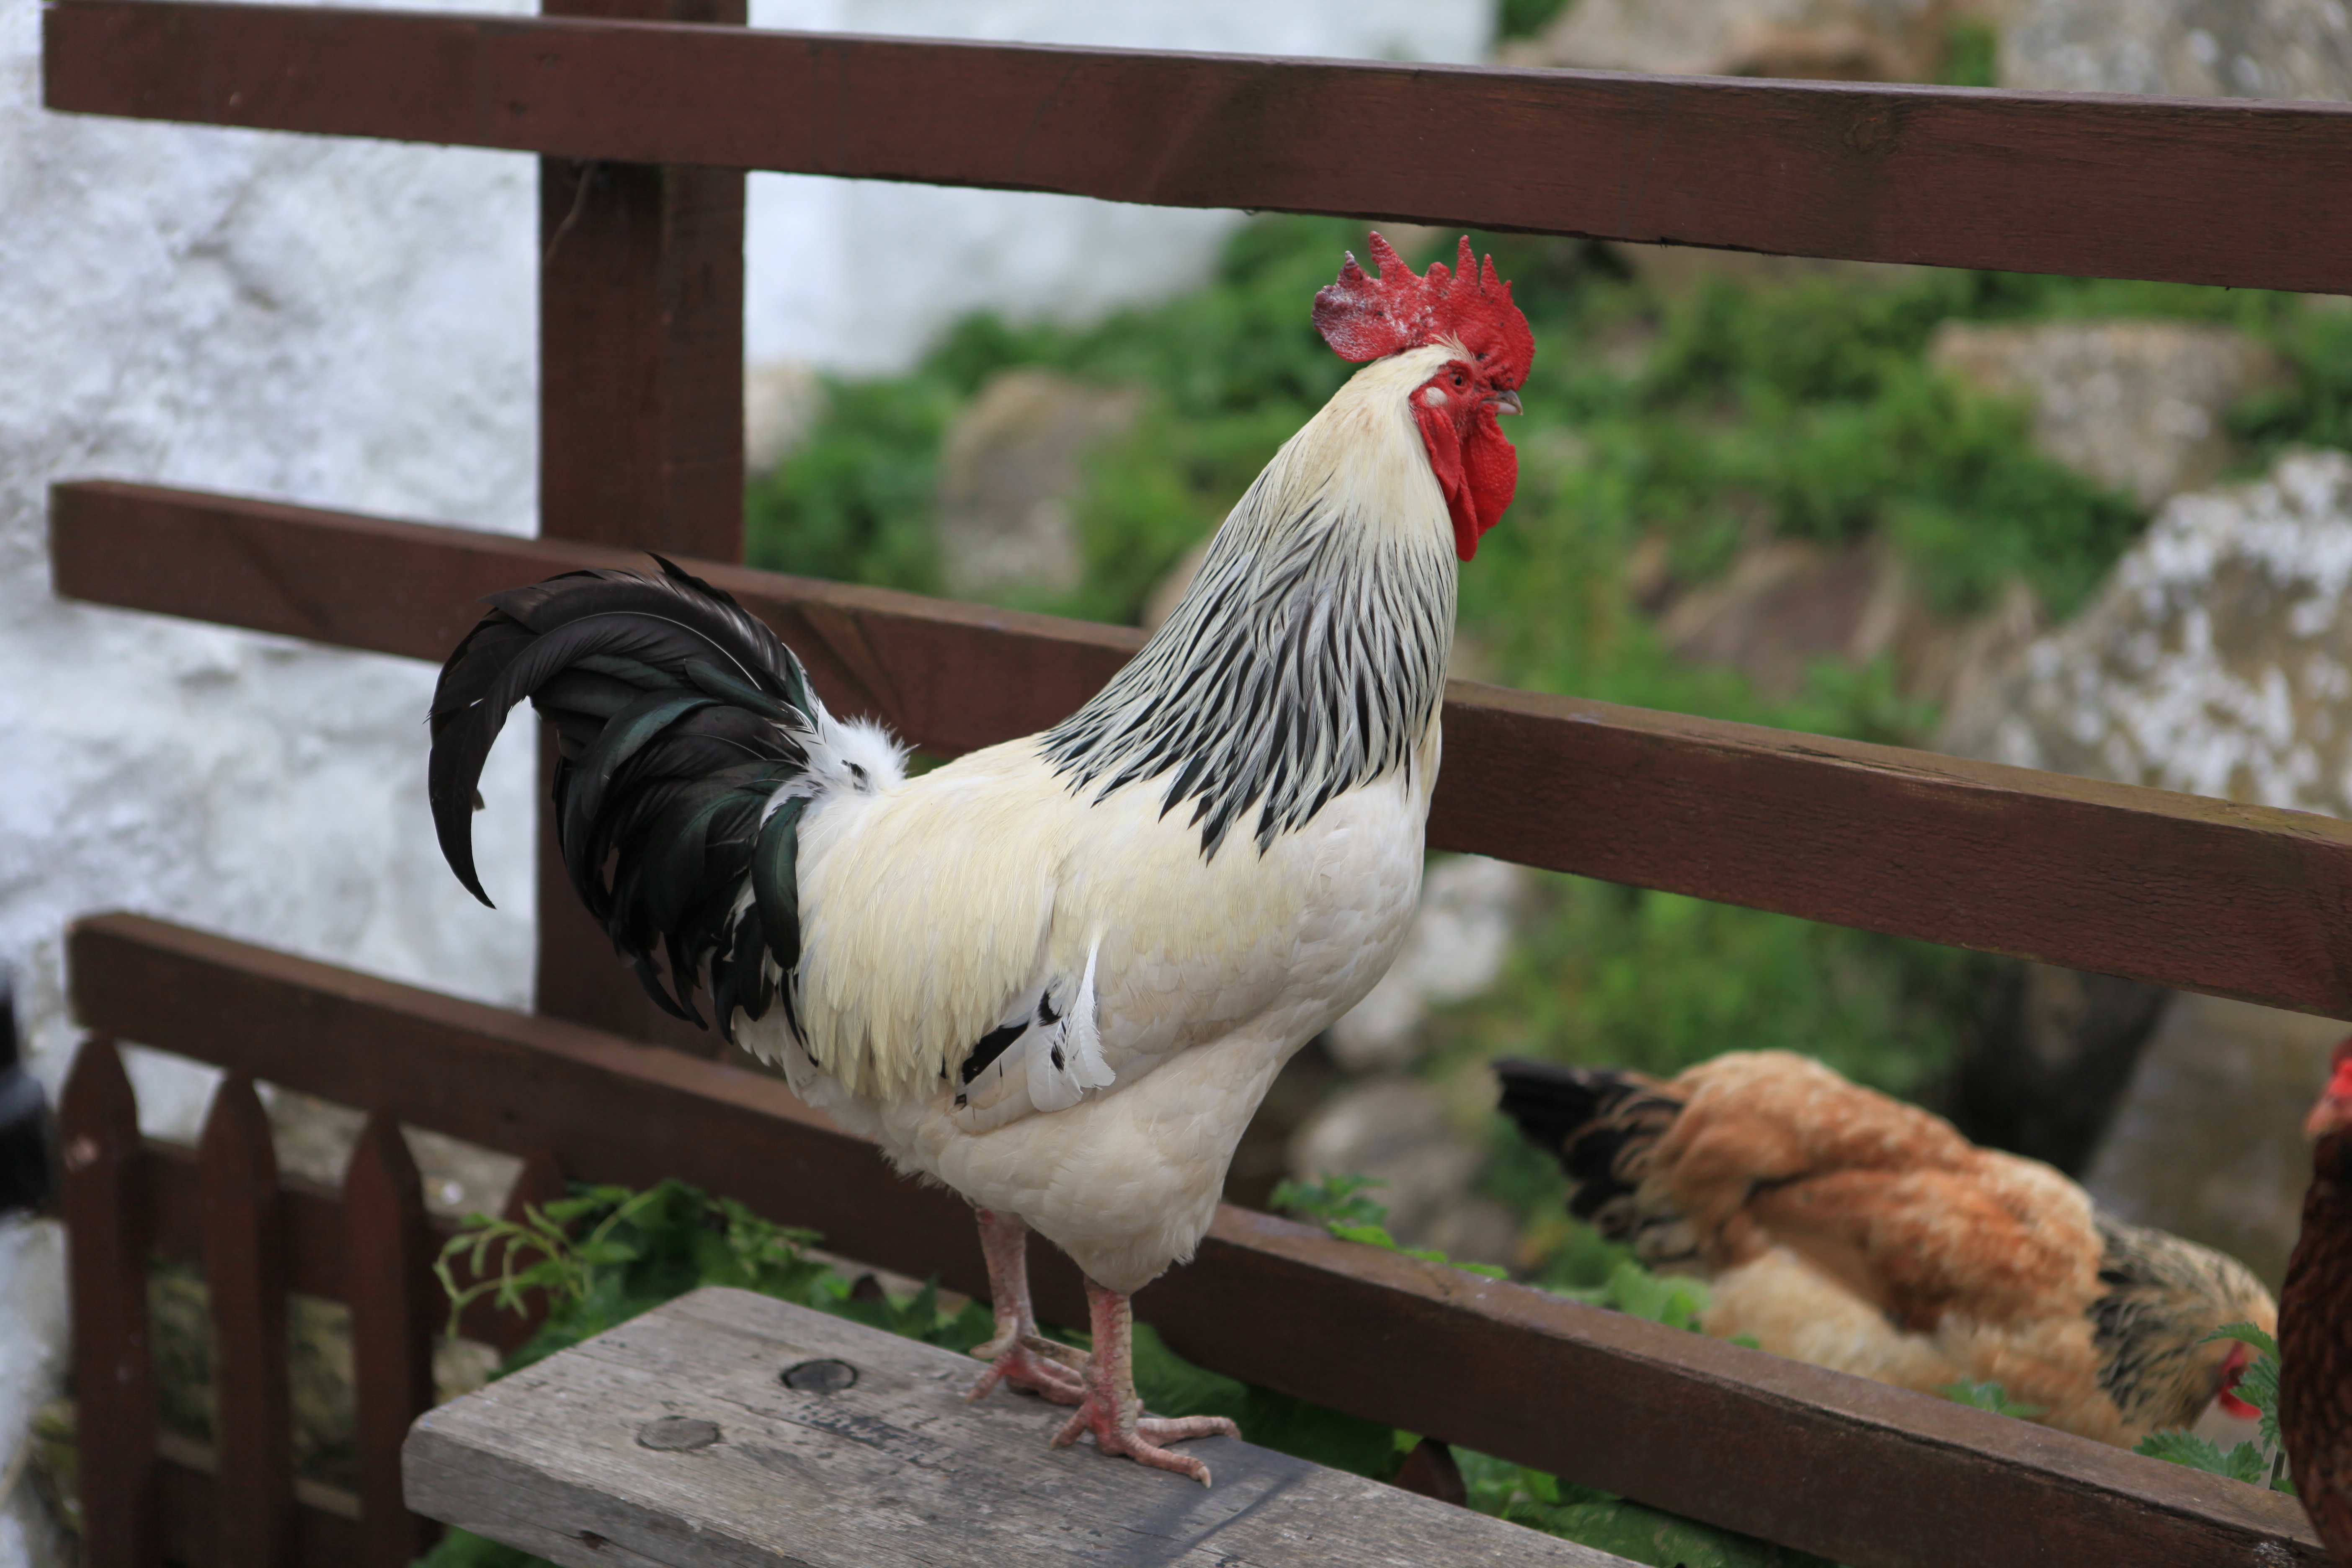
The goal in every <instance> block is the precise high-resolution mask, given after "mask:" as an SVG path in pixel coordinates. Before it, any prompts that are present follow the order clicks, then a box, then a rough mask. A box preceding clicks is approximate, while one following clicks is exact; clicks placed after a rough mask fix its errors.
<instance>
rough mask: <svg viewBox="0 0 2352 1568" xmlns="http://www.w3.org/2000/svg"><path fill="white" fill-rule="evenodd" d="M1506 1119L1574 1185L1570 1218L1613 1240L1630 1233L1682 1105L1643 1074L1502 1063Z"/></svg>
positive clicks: (1498, 1073) (1499, 1071) (1498, 1070)
mask: <svg viewBox="0 0 2352 1568" xmlns="http://www.w3.org/2000/svg"><path fill="white" fill-rule="evenodd" d="M1495 1075H1496V1077H1497V1078H1499V1079H1502V1083H1503V1098H1502V1102H1501V1106H1500V1109H1501V1110H1502V1112H1503V1114H1504V1115H1506V1116H1507V1117H1509V1118H1510V1119H1511V1120H1512V1121H1516V1122H1517V1123H1518V1128H1519V1131H1520V1132H1522V1133H1523V1134H1525V1135H1526V1137H1527V1139H1528V1142H1531V1143H1533V1144H1534V1145H1536V1147H1538V1149H1541V1150H1544V1151H1545V1152H1548V1153H1549V1154H1551V1155H1552V1156H1553V1157H1554V1158H1556V1159H1557V1160H1559V1164H1560V1169H1561V1170H1563V1171H1565V1172H1566V1173H1568V1179H1569V1182H1570V1186H1571V1189H1572V1190H1571V1191H1570V1194H1569V1200H1568V1208H1569V1212H1570V1214H1572V1215H1576V1217H1577V1218H1579V1219H1584V1220H1592V1221H1593V1222H1594V1223H1595V1224H1596V1225H1597V1226H1599V1227H1600V1229H1601V1234H1602V1235H1604V1236H1607V1237H1609V1238H1610V1239H1611V1240H1612V1241H1622V1240H1624V1239H1626V1237H1627V1236H1629V1235H1630V1234H1631V1229H1632V1222H1633V1214H1632V1210H1631V1205H1628V1204H1625V1203H1622V1202H1620V1201H1619V1200H1621V1199H1625V1198H1629V1197H1631V1196H1632V1194H1633V1189H1634V1188H1635V1187H1636V1186H1638V1185H1639V1184H1641V1181H1642V1177H1643V1174H1645V1173H1646V1172H1647V1171H1648V1168H1649V1163H1650V1152H1651V1150H1652V1148H1653V1147H1654V1145H1655V1144H1656V1143H1657V1141H1658V1139H1659V1138H1660V1137H1661V1136H1662V1135H1663V1134H1664V1132H1665V1131H1666V1129H1667V1128H1668V1127H1670V1126H1672V1125H1673V1124H1674V1120H1675V1116H1676V1115H1677V1114H1679V1113H1680V1112H1681V1110H1682V1108H1683V1102H1682V1101H1681V1100H1676V1099H1675V1098H1674V1097H1673V1096H1671V1095H1669V1094H1667V1093H1666V1092H1665V1091H1664V1089H1663V1088H1662V1087H1661V1086H1660V1085H1659V1084H1658V1083H1657V1082H1656V1080H1654V1079H1648V1078H1644V1077H1643V1075H1641V1074H1640V1073H1633V1072H1620V1071H1613V1070H1611V1069H1609V1068H1579V1067H1562V1066H1559V1065H1557V1064H1555V1063H1551V1062H1530V1061H1499V1062H1496V1064H1495Z"/></svg>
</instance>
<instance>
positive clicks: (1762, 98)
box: [43, 0, 2352, 292]
mask: <svg viewBox="0 0 2352 1568" xmlns="http://www.w3.org/2000/svg"><path fill="white" fill-rule="evenodd" d="M43 26H44V47H43V70H44V101H45V102H46V103H47V106H48V107H49V108H51V109H55V110H79V111H81V112H86V113H102V114H116V115H128V116H132V117H137V118H143V119H162V120H180V121H194V122H198V123H203V124H215V125H242V126H251V127H256V128H260V129H268V130H279V131H302V132H324V133H327V134H332V135H348V136H376V137H390V138H395V139H399V140H405V141H422V142H446V143H454V144H460V145H467V146H479V147H504V148H511V149H516V150H520V151H527V152H535V153H552V154H556V155H558V156H562V157H569V158H583V159H610V160H615V161H618V162H622V163H701V164H708V165H710V166H712V167H717V168H730V169H745V168H754V169H778V170H784V171H787V172H796V173H802V174H835V175H845V176H862V177H866V178H875V179H889V180H918V181H926V182H929V183H931V184H949V185H982V186H992V187H996V188H1000V189H1006V190H1034V191H1059V192H1066V193H1068V194H1071V195H1086V196H1096V197H1100V198H1102V199H1105V200H1109V201H1123V202H1140V203H1149V204H1152V205H1163V206H1218V207H1244V208H1249V209H1252V210H1265V211H1285V212H1318V213H1343V214H1349V215H1355V216H1365V217H1376V218H1402V219H1406V220H1409V221H1412V222H1419V223H1432V224H1443V225H1446V226H1475V227H1486V228H1518V229H1528V230H1535V231H1539V232H1544V233H1552V234H1582V235H1594V236H1600V237H1607V238H1612V239H1624V240H1634V241H1640V242H1643V243H1664V244H1676V245H1704V246H1718V247H1731V248H1738V249H1748V250H1764V251H1775V252H1781V253H1785V254H1789V255H1796V256H1827V257H1844V258H1853V259H1859V260H1870V261H1903V262H1927V263H1931V264H1934V265H1938V266H1948V267H1996V268H2011V269H2014V270H2018V271H2025V272H2069V273H2076V274H2082V275H2086V276H2094V277H2116V278H2163V279H2179V280H2180V281H2184V282H2193V283H2223V284H2231V285H2234V286H2238V287H2252V288H2271V289H2320V290H2331V291H2337V292H2341V291H2344V290H2346V289H2352V208H2347V205H2345V204H2343V203H2340V202H2331V201H2325V200H2315V199H2314V196H2313V193H2315V192H2324V191H2328V190H2342V189H2345V188H2347V185H2352V110H2348V109H2347V107H2346V106H2344V105H2340V104H2318V103H2271V102H2259V101H2253V100H2242V99H2231V100H2212V101H2199V100H2168V99H2146V98H2125V97H2116V96H2106V95H2095V94H2088V93H2080V94H2077V93H2014V92H1990V91H1984V90H1978V89H1965V88H1918V87H1890V86H1885V85H1880V84H1864V83H1848V82H1784V81H1755V80H1742V79H1724V78H1687V77H1685V78H1675V77H1640V76H1626V75H1619V74H1614V73H1610V72H1601V71H1553V70H1512V69H1496V68H1476V67H1448V66H1423V65H1385V64H1379V63H1372V62H1339V61H1331V60H1297V59H1265V58H1249V57H1243V56H1215V55H1178V54H1154V53H1145V52H1140V51H1131V50H1116V49H1085V48H1056V47H1034V46H1020V45H1003V44H973V43H949V42H938V41H931V40H914V39H895V38H871V37H846V36H841V35H826V34H792V33H777V32H765V31H754V32H750V33H748V34H747V33H743V32H740V31H737V30H734V29H727V28H717V27H695V26H675V25H663V24H656V23H646V22H619V21H603V22H592V21H579V20H562V19H555V18H545V19H537V20H532V19H522V18H509V17H498V18H488V17H469V16H433V15H422V14H414V13H411V14H403V13H399V12H392V11H356V10H352V11H322V10H312V9H308V8H304V9H292V8H282V7H276V6H262V5H225V4H168V5H166V4H153V3H146V0H77V3H76V4H74V5H56V6H51V7H49V8H48V9H47V10H46V11H45V12H44V13H43ZM877 106H887V107H886V108H884V109H883V110H881V111H879V112H877Z"/></svg>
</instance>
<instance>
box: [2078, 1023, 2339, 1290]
mask: <svg viewBox="0 0 2352 1568" xmlns="http://www.w3.org/2000/svg"><path fill="white" fill-rule="evenodd" d="M2345 1028H2346V1026H2345V1025H2344V1024H2342V1023H2341V1022H2339V1021H2337V1020H2336V1019H2333V1018H2315V1017H2311V1016H2307V1015H2305V1014H2302V1013H2282V1012H2279V1011H2277V1010H2276V1009H2273V1008H2270V1007H2258V1006H2255V1005H2253V1004H2252V1003H2250V1002H2225V1001H2222V1000H2221V999H2220V998H2219V997H2214V996H2189V995H2184V996H2180V997H2178V998H2176V999H2175V1000H2174V1003H2173V1005H2172V1006H2171V1008H2170V1009H2169V1010H2168V1012H2167V1013H2166V1015H2165V1018H2164V1022H2163V1023H2162V1024H2161V1025H2160V1026H2158V1029H2157V1032H2156V1035H2155V1037H2153V1038H2151V1039H2150V1040H2149V1041H2148V1043H2147V1049H2146V1050H2145V1051H2144V1052H2142V1053H2141V1055H2140V1059H2139V1066H2138V1068H2137V1071H2135V1072H2134V1073H2133V1075H2132V1079H2131V1084H2130V1087H2129V1088H2128V1089H2126V1090H2125V1092H2124V1097H2123V1100H2122V1102H2121V1103H2120V1104H2119V1105H2118V1106H2117V1107H2116V1115H2115V1123H2114V1126H2113V1128H2112V1129H2111V1130H2110V1131H2109V1133H2108V1135H2107V1138H2106V1140H2105V1142H2104V1143H2102V1144H2101V1145H2100V1148H2099V1152H2098V1154H2097V1156H2096V1157H2095V1159H2094V1160H2093V1162H2092V1163H2091V1169H2090V1173H2089V1175H2088V1177H2087V1178H2086V1179H2085V1181H2084V1185H2086V1186H2088V1187H2089V1188H2090V1189H2091V1195H2092V1196H2093V1197H2094V1198H2095V1199H2097V1200H2098V1201H2099V1202H2100V1203H2101V1204H2103V1205H2105V1206H2106V1207H2108V1208H2110V1209H2113V1210H2114V1211H2115V1212H2116V1214H2118V1215H2121V1216H2122V1217H2123V1218H2125V1219H2127V1220H2130V1221H2132V1222H2133V1223H2135V1224H2138V1225H2153V1226H2161V1227H2163V1228H2164V1229H2166V1230H2169V1231H2174V1232H2177V1233H2178V1234H2179V1235H2181V1236H2185V1237H2189V1239H2190V1240H2191V1241H2201V1242H2203V1243H2204V1244H2205V1245H2207V1246H2208V1247H2219V1248H2220V1249H2221V1250H2222V1251H2224V1252H2227V1253H2229V1254H2230V1255H2231V1256H2232V1257H2234V1258H2240V1259H2242V1260H2243V1261H2244V1263H2245V1265H2246V1267H2248V1268H2252V1270H2253V1271H2254V1272H2255V1273H2256V1274H2258V1275H2260V1276H2261V1277H2262V1278H2263V1279H2264V1280H2265V1281H2266V1282H2268V1283H2269V1285H2270V1287H2271V1289H2273V1290H2275V1289H2278V1286H2279V1282H2280V1280H2281V1279H2284V1277H2285V1274H2286V1259H2287V1254H2288V1253H2290V1252H2292V1251H2293V1250H2294V1238H2295V1233H2296V1231H2297V1230H2298V1229H2299V1228H2300V1226H2301V1223H2302V1215H2303V1193H2304V1188H2305V1186H2306V1185H2308V1184H2309V1183H2310V1180H2311V1147H2310V1145H2309V1144H2307V1143H2305V1142H2304V1141H2303V1138H2302V1135H2301V1129H2302V1126H2303V1119H2304V1116H2305V1113H2306V1112H2308V1111H2309V1110H2311V1103H2312V1101H2313V1100H2316V1099H2317V1098H2318V1097H2319V1090H2320V1089H2321V1087H2322V1086H2323V1085H2325V1084H2326V1081H2327V1058H2328V1054H2329V1052H2331V1051H2333V1050H2334V1049H2335V1047H2336V1041H2338V1040H2340V1039H2342V1038H2343V1037H2344V1034H2345Z"/></svg>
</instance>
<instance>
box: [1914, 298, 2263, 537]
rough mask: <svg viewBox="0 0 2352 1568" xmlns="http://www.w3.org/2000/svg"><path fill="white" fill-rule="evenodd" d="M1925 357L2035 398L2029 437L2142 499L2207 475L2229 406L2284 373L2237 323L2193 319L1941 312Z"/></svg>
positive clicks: (2214, 465)
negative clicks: (2000, 322)
mask: <svg viewBox="0 0 2352 1568" xmlns="http://www.w3.org/2000/svg"><path fill="white" fill-rule="evenodd" d="M1927 356H1928V360H1929V362H1930V363H1933V364H1935V365H1937V367H1938V368H1940V369H1943V370H1946V371H1948V372H1950V373H1951V374H1955V375H1957V376H1958V377H1959V378H1960V379H1962V380H1964V381H1967V382H1969V383H1971V384H1974V385H1976V386H1978V387H1979V388H1982V389H1983V390H1985V391H1988V392H1992V393H1996V394H1999V395H2002V396H2008V397H2016V398H2020V399H2022V400H2023V401H2025V402H2027V403H2029V404H2030V405H2032V407H2033V411H2034V417H2033V437H2034V442H2035V444H2036V445H2037V446H2039V447H2041V448H2042V450H2043V451H2045V452H2047V453H2049V454H2050V456H2052V457H2053V458H2057V459H2058V460H2059V461H2060V462H2062V463H2064V464H2065V465H2066V466H2067V467H2069V468H2074V469H2075V470H2076V471H2077V472H2079V473H2082V474H2084V475H2086V476H2088V477H2089V478H2091V479H2095V480H2097V481H2098V482H2099V483H2101V484H2103V485H2106V486H2108V487H2109V488H2111V489H2119V490H2123V491H2125V492H2126V493H2128V494H2129V495H2131V496H2132V497H2133V498H2134V499H2135V500H2137V501H2138V502H2139V503H2140V504H2141V505H2142V506H2145V507H2154V506H2156V505H2158V504H2159V503H2160V502H2162V501H2164V500H2166V499H2168V497H2170V496H2173V495H2176V494H2178V493H2179V492H2180V491H2182V490H2185V489H2197V488H2199V487H2200V486H2202V485H2206V484H2210V482H2211V481H2212V480H2213V479H2214V478H2215V476H2217V475H2219V474H2220V473H2221V469H2222V468H2223V467H2224V466H2225V465H2226V464H2227V463H2228V462H2229V459H2230V456H2231V451H2230V441H2229V434H2228V432H2227V430H2226V429H2225V428H2224V427H2223V424H2222V416H2223V415H2224V414H2225V413H2226V412H2227V411H2228V409H2229V406H2230V405H2231V404H2232V403H2234V402H2236V401H2237V400H2238V399H2239V398H2241V397H2242V396H2244V395H2246V394H2247V393H2249V392H2252V391H2253V390H2254V389H2256V388H2257V387H2260V386H2263V385H2265V384H2269V383H2271V382H2273V381H2275V380H2277V379H2279V378H2280V377H2281V376H2282V375H2284V374H2285V371H2284V366H2283V365H2282V364H2281V363H2279V360H2278V356H2277V355H2275V354H2273V353H2271V351H2270V350H2269V349H2267V348H2265V347H2263V345H2262V344H2260V343H2258V342H2254V341H2253V340H2252V339H2251V338H2249V337H2247V336H2246V335H2245V334H2243V333H2242V332H2238V331H2232V330H2231V329H2230V328H2228V327H2221V326H2209V325H2204V324H2201V323H2196V322H2189V321H2053V322H2048V323H2044V324H2041V325H2036V326H2024V327H1988V326H1979V325H1976V324H1975V323H1973V322H1967V321H1947V322H1945V323H1944V325H1943V326H1941V327H1939V328H1938V329H1937V331H1936V336H1935V339H1934V341H1933V342H1932V343H1931V344H1930V345H1929V347H1928V350H1927Z"/></svg>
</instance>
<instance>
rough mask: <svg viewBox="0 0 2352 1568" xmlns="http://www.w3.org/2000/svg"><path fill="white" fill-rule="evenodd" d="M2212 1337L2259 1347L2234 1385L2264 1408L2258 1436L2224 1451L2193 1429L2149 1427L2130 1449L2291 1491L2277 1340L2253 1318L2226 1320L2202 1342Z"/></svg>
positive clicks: (2240, 1394) (2239, 1393)
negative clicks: (2282, 1424)
mask: <svg viewBox="0 0 2352 1568" xmlns="http://www.w3.org/2000/svg"><path fill="white" fill-rule="evenodd" d="M2214 1340H2236V1341H2237V1342H2239V1343H2241V1344H2244V1345H2251V1346H2252V1347H2253V1349H2254V1351H2255V1352H2257V1353H2256V1355H2255V1357H2254V1359H2253V1360H2252V1362H2250V1363H2247V1366H2246V1369H2245V1371H2244V1372H2242V1373H2240V1374H2239V1376H2238V1383H2237V1386H2236V1387H2235V1388H2234V1389H2232V1390H2231V1392H2232V1393H2234V1394H2237V1396H2238V1397H2239V1398H2241V1399H2242V1400H2244V1401H2245V1402H2246V1403H2247V1404H2249V1405H2252V1406H2253V1407H2254V1408H2255V1409H2256V1410H2258V1411H2260V1412H2261V1413H2262V1423H2261V1425H2260V1426H2256V1427H2255V1428H2254V1436H2252V1437H2251V1438H2249V1439H2248V1440H2247V1441H2245V1442H2242V1443H2240V1444H2238V1445H2237V1446H2236V1447H2233V1448H2231V1450H2230V1451H2229V1452H2227V1453H2223V1452H2222V1451H2221V1445H2220V1444H2219V1443H2216V1442H2214V1441H2213V1440H2212V1439H2211V1438H2210V1437H2200V1436H2198V1435H2197V1434H2196V1433H2194V1432H2182V1431H2170V1432H2151V1433H2149V1434H2148V1435H2147V1436H2145V1437H2143V1438H2141V1439H2140V1442H2139V1447H2137V1448H2135V1449H2133V1450H2132V1451H2133V1452H2134V1453H2136V1454H2146V1455H2147V1457H2148V1458H2152V1459H2167V1460H2169V1461H2171V1462H2172V1463H2173V1464H2176V1465H2187V1466H2189V1468H2191V1469H2198V1470H2210V1471H2212V1472H2213V1473H2214V1474H2215V1475H2217V1476H2228V1477H2230V1478H2231V1479H2233V1480H2241V1481H2244V1482H2246V1483H2248V1484H2249V1485H2251V1486H2257V1487H2259V1486H2268V1487H2269V1488H2270V1489H2272V1490H2273V1491H2281V1492H2285V1493H2287V1494H2289V1495H2290V1496H2292V1495H2293V1494H2294V1482H2293V1481H2291V1480H2289V1479H2287V1474H2286V1449H2285V1448H2284V1447H2282V1446H2281V1445H2280V1442H2279V1423H2278V1397H2279V1348H2278V1342H2277V1341H2276V1340H2274V1339H2273V1338H2271V1337H2270V1335H2268V1334H2266V1333H2264V1332H2263V1331H2262V1330H2260V1329H2258V1328H2256V1327H2254V1325H2253V1324H2252V1323H2224V1324H2223V1325H2222V1326H2221V1327H2220V1328H2218V1329H2216V1330H2214V1331H2212V1332H2211V1333H2210V1334H2208V1335H2206V1336H2205V1341H2204V1342H2206V1343H2210V1342H2212V1341H2214Z"/></svg>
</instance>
